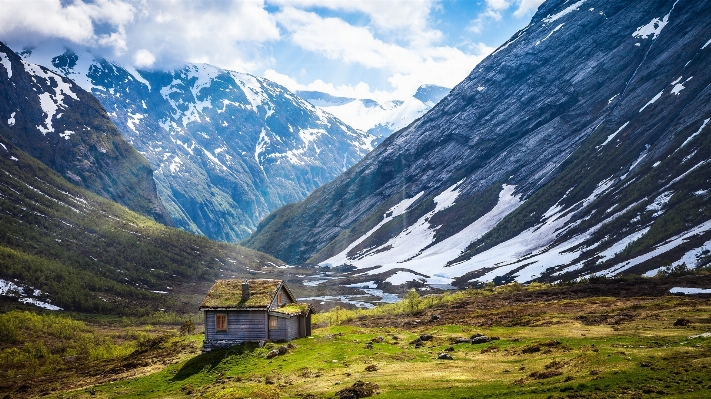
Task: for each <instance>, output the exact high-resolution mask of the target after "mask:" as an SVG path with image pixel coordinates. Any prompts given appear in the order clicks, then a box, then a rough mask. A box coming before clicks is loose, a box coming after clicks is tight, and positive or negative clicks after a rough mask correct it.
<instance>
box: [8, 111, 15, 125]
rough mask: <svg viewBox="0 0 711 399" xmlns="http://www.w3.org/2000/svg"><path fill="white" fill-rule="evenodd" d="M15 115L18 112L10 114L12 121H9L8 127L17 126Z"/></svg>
mask: <svg viewBox="0 0 711 399" xmlns="http://www.w3.org/2000/svg"><path fill="white" fill-rule="evenodd" d="M15 114H16V112H13V113H11V114H10V119H8V120H7V125H8V126H15Z"/></svg>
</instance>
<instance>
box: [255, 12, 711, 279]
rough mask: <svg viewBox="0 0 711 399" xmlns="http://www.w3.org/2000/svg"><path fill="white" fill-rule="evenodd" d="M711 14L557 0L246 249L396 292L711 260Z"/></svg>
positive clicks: (274, 218) (265, 227)
mask: <svg viewBox="0 0 711 399" xmlns="http://www.w3.org/2000/svg"><path fill="white" fill-rule="evenodd" d="M710 16H711V3H709V2H699V1H693V0H678V1H675V2H671V1H645V2H639V1H617V2H607V1H602V0H578V1H564V0H549V1H547V2H545V3H544V4H542V5H541V6H540V8H539V9H538V12H537V13H536V14H535V16H534V17H533V19H532V21H531V23H530V24H529V25H528V26H527V27H526V28H524V29H522V30H521V31H519V32H518V33H517V34H516V35H514V36H513V37H512V38H511V39H510V40H508V41H507V42H506V43H505V44H504V45H502V46H501V47H500V48H499V49H497V50H496V51H495V52H494V53H493V54H491V55H490V56H489V57H488V58H486V59H485V60H484V61H483V62H481V63H480V64H479V65H478V66H477V67H476V68H475V69H474V70H473V71H472V72H471V74H470V75H469V76H468V77H467V78H466V79H465V80H464V81H463V82H461V83H460V84H459V85H457V87H455V88H454V89H453V90H452V91H451V93H450V94H449V95H448V96H447V97H445V99H443V100H442V101H441V102H439V103H438V104H437V105H436V106H435V107H434V108H433V109H432V110H430V111H429V112H428V113H427V114H426V115H424V116H423V117H422V118H420V119H419V120H417V121H416V122H415V123H413V124H412V125H410V126H408V127H407V128H405V129H403V130H401V131H399V132H398V133H396V134H393V135H392V136H390V137H389V138H388V139H386V140H385V142H384V143H382V144H381V145H380V146H379V147H378V148H376V149H375V150H374V151H373V152H372V153H370V154H369V155H368V156H366V158H365V159H364V160H363V161H361V162H360V163H358V164H357V165H356V166H355V167H353V168H351V169H349V170H348V171H347V172H346V173H344V174H343V175H342V176H340V177H339V178H337V179H335V180H334V181H333V182H331V183H330V184H328V185H325V186H324V187H321V188H320V189H319V190H318V191H316V192H315V193H314V194H312V195H311V196H309V197H308V198H307V199H306V200H305V201H303V202H301V203H299V204H295V205H292V206H290V207H288V208H283V209H281V210H279V211H277V212H275V213H274V214H273V215H271V216H270V217H268V218H267V219H265V221H264V222H263V223H262V224H261V225H260V226H259V228H258V230H257V232H255V234H253V235H252V236H251V237H250V238H249V239H248V240H246V241H245V243H246V244H247V245H248V246H250V247H252V248H255V249H259V250H262V251H265V252H268V253H271V254H273V255H275V256H277V257H279V258H281V259H283V260H286V261H287V262H290V263H298V262H307V261H308V262H311V263H319V264H322V265H333V266H335V265H343V264H345V265H352V266H354V267H355V268H356V269H357V273H365V276H366V277H363V278H367V275H370V276H371V278H372V279H373V280H376V281H381V282H382V281H388V282H392V283H398V282H404V281H408V280H413V279H417V280H420V279H421V280H423V281H426V282H427V283H429V284H454V285H456V286H460V287H466V286H468V285H472V284H477V283H482V282H486V281H492V280H493V281H495V282H499V283H501V282H507V281H512V280H516V281H519V282H526V281H532V280H550V281H554V280H561V279H571V278H577V277H580V276H592V275H604V276H615V275H619V274H625V273H636V274H646V275H653V274H655V273H657V272H658V271H659V270H660V269H661V268H664V267H668V266H671V265H681V264H683V263H685V264H686V265H687V266H688V267H692V268H693V267H698V266H700V265H705V264H708V263H709V262H711V256H710V255H711V174H710V173H709V167H708V165H709V162H711V123H710V122H709V121H711V89H710V88H711V74H709V71H711V33H709V30H708V23H709V21H711V19H710Z"/></svg>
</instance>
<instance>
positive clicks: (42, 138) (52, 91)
mask: <svg viewBox="0 0 711 399" xmlns="http://www.w3.org/2000/svg"><path fill="white" fill-rule="evenodd" d="M0 93H2V96H0V136H2V137H5V138H7V139H8V140H9V141H10V142H12V143H13V144H14V145H16V146H18V147H19V148H21V149H22V150H23V151H26V152H28V153H29V154H31V155H32V156H33V157H35V158H37V159H39V160H40V161H42V162H44V163H45V164H46V165H48V166H49V167H51V168H52V169H54V170H55V171H56V172H57V173H59V174H61V175H62V176H64V177H65V178H67V179H68V180H70V181H72V182H73V183H74V184H76V185H78V186H80V187H84V188H86V189H89V190H91V191H93V192H95V193H97V194H99V195H102V196H104V197H106V198H109V199H111V200H113V201H116V202H118V203H120V204H122V205H125V206H127V207H128V208H130V209H132V210H134V211H136V212H139V213H142V214H144V215H148V216H151V217H153V218H154V219H155V220H157V221H159V222H161V223H166V224H170V217H169V216H168V215H167V212H166V211H165V209H164V208H163V205H162V204H161V202H160V200H159V199H158V195H157V193H156V186H155V183H154V182H153V172H152V170H151V167H150V165H149V164H148V162H147V161H146V159H145V158H144V157H143V156H141V154H139V153H138V152H137V151H136V150H135V149H134V148H133V147H132V146H131V145H130V144H128V143H127V142H126V140H124V138H123V136H122V135H121V133H119V131H118V130H116V126H114V124H113V123H112V122H111V120H110V119H109V117H108V116H107V115H106V112H105V111H104V109H103V108H102V106H101V104H99V102H98V101H97V100H96V98H94V97H93V96H92V95H91V94H89V93H87V92H86V91H84V90H83V89H82V88H81V87H79V86H77V85H76V84H74V82H72V81H70V80H69V79H67V78H65V77H63V76H60V75H57V74H55V73H53V72H51V71H49V70H47V69H46V68H43V67H41V66H38V65H35V64H31V63H28V62H26V61H24V60H23V59H22V58H20V57H18V56H17V55H16V54H15V53H14V52H13V51H12V50H11V49H10V48H8V47H7V46H6V45H4V44H3V43H0Z"/></svg>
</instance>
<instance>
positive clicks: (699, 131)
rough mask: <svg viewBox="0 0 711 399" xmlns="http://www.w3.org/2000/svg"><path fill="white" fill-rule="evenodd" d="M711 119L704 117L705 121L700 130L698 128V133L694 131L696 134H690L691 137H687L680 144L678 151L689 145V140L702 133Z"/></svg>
mask: <svg viewBox="0 0 711 399" xmlns="http://www.w3.org/2000/svg"><path fill="white" fill-rule="evenodd" d="M709 121H711V118H708V119H704V122H703V123H702V124H701V127H700V128H699V130H697V131H696V133H694V134H692V135H691V136H689V138H687V139H686V140H685V141H684V142H683V143H682V144H681V145H680V146H679V149H677V150H676V151H679V150H680V149H682V148H684V146H685V145H687V144H689V142H690V141H691V140H693V139H694V137H696V136H698V135H699V133H701V131H702V130H704V128H705V127H706V125H708V123H709ZM676 151H674V152H676Z"/></svg>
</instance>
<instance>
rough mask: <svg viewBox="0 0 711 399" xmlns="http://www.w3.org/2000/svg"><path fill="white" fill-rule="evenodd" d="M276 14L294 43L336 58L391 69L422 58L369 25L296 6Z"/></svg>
mask: <svg viewBox="0 0 711 399" xmlns="http://www.w3.org/2000/svg"><path fill="white" fill-rule="evenodd" d="M276 17H277V20H278V21H279V23H280V24H281V25H282V26H284V27H285V28H286V30H287V31H289V33H290V34H291V41H292V42H293V43H294V44H296V45H297V46H299V47H301V48H303V49H305V50H309V51H313V52H315V53H319V54H321V55H323V56H325V57H327V58H329V59H332V60H340V61H343V62H346V63H351V64H360V65H363V66H365V67H368V68H390V69H401V68H402V67H403V66H408V65H412V64H416V63H418V62H419V61H420V60H419V57H417V55H416V54H413V53H412V52H411V51H408V50H407V49H405V48H403V47H400V46H398V45H396V44H392V43H386V42H383V41H382V40H380V39H378V38H376V37H375V36H373V33H372V32H371V31H370V30H369V29H368V28H367V27H358V26H352V25H350V24H348V23H347V22H345V21H343V20H342V19H339V18H322V17H321V16H319V15H318V14H316V13H313V12H307V11H302V10H297V9H295V8H292V7H286V8H284V9H283V10H282V11H281V12H279V13H278V14H276Z"/></svg>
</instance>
